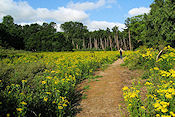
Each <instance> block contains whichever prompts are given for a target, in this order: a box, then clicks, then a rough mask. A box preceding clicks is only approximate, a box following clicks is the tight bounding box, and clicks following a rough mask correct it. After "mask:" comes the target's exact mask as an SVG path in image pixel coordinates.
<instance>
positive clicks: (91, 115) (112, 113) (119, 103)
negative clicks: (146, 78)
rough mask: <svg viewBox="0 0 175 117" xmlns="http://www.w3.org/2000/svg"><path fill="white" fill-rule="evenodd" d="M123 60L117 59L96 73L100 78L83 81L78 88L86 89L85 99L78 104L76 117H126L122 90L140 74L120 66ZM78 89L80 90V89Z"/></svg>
mask: <svg viewBox="0 0 175 117" xmlns="http://www.w3.org/2000/svg"><path fill="white" fill-rule="evenodd" d="M122 63H123V60H121V59H118V60H117V61H115V62H114V63H113V64H111V65H110V66H108V68H107V69H105V70H104V71H97V72H96V73H95V75H96V76H102V77H101V78H98V80H95V81H91V82H88V80H85V81H84V82H83V83H82V84H80V87H81V88H83V87H87V86H88V88H89V89H88V90H87V91H86V92H85V93H84V95H86V99H83V100H82V101H81V102H80V105H78V106H77V108H79V109H81V111H80V112H79V113H77V115H76V117H121V116H127V115H128V114H127V111H126V108H125V105H124V103H123V98H122V88H123V87H124V86H125V85H127V86H128V85H130V84H131V82H132V80H133V79H132V78H133V77H134V78H136V77H137V76H139V74H140V73H138V71H130V70H129V69H128V68H127V67H123V66H121V65H120V64H122ZM81 88H80V89H81Z"/></svg>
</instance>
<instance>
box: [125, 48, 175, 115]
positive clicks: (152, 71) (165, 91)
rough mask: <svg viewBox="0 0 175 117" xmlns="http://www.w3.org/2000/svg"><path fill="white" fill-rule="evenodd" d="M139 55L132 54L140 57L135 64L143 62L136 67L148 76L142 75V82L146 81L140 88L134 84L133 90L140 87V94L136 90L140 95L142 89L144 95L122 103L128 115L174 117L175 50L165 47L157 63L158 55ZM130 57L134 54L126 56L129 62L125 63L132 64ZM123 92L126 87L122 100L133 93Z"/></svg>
mask: <svg viewBox="0 0 175 117" xmlns="http://www.w3.org/2000/svg"><path fill="white" fill-rule="evenodd" d="M149 50H153V49H147V51H149ZM138 51H139V52H138ZM138 51H136V52H133V53H136V54H137V55H141V56H139V57H138V58H137V59H139V60H137V61H142V62H143V63H141V64H139V63H137V64H139V65H145V67H144V68H147V69H145V71H146V72H147V73H146V74H144V77H143V78H147V79H146V81H145V80H144V83H142V85H140V84H137V85H135V86H133V87H140V90H139V89H138V90H139V91H140V92H142V91H143V89H145V90H144V93H145V94H142V95H141V94H139V93H138V96H135V97H134V98H133V99H132V98H129V99H127V100H125V101H126V103H127V105H128V107H129V108H128V111H129V112H130V115H131V116H132V117H136V116H142V117H149V116H156V117H175V101H174V99H175V68H174V66H175V49H173V48H171V47H170V46H168V47H165V48H164V52H163V53H162V55H161V56H160V58H159V59H158V60H157V61H156V56H155V55H156V54H157V52H155V51H151V52H146V54H145V53H144V54H143V52H142V51H140V50H138ZM155 53H156V54H155ZM133 55H134V54H132V55H129V58H131V60H129V59H126V61H127V62H128V61H133V59H132V56H133ZM153 56H154V57H153ZM144 59H145V60H146V61H145V60H144ZM144 61H145V62H144ZM147 63H152V65H148V64H147ZM128 64H129V62H128ZM131 67H132V66H131ZM142 82H143V81H142ZM124 89H126V87H124V88H123V97H124V99H125V98H126V97H129V96H130V94H129V92H131V91H132V90H131V88H127V90H124ZM141 89H142V90H141ZM126 91H127V93H126ZM139 91H138V92H139ZM137 101H138V102H139V103H138V105H137V108H136V105H135V103H136V102H137ZM142 107H144V109H145V111H140V110H141V109H143V108H142ZM139 111H140V112H139ZM136 112H138V113H136Z"/></svg>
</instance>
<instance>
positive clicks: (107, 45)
mask: <svg viewBox="0 0 175 117" xmlns="http://www.w3.org/2000/svg"><path fill="white" fill-rule="evenodd" d="M106 47H109V39H108V38H107V45H106Z"/></svg>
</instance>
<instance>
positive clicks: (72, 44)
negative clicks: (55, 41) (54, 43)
mask: <svg viewBox="0 0 175 117" xmlns="http://www.w3.org/2000/svg"><path fill="white" fill-rule="evenodd" d="M72 45H73V48H75V43H74V40H73V39H72Z"/></svg>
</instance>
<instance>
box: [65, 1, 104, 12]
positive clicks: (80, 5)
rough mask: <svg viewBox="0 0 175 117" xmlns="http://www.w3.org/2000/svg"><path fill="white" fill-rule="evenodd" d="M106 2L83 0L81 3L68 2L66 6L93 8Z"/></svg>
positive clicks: (83, 8)
mask: <svg viewBox="0 0 175 117" xmlns="http://www.w3.org/2000/svg"><path fill="white" fill-rule="evenodd" d="M105 3H106V1H105V0H99V1H98V2H96V3H94V2H83V3H80V2H78V3H73V2H70V3H69V4H68V5H67V7H68V8H72V9H77V10H83V11H86V10H93V9H97V8H99V7H102V6H104V5H105Z"/></svg>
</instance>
